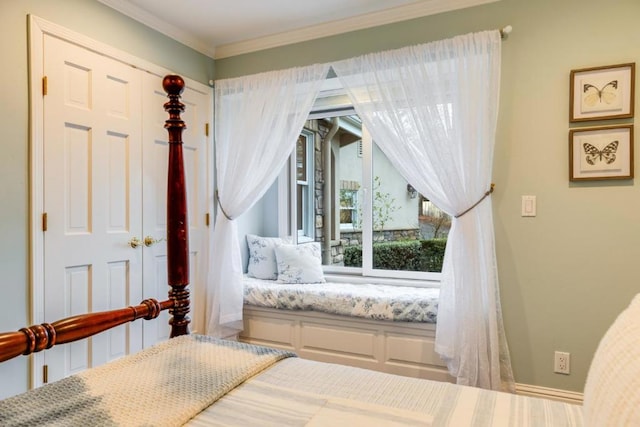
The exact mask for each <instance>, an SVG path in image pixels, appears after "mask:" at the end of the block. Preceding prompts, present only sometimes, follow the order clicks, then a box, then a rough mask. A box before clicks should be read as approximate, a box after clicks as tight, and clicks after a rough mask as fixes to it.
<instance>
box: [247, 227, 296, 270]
mask: <svg viewBox="0 0 640 427" xmlns="http://www.w3.org/2000/svg"><path fill="white" fill-rule="evenodd" d="M288 243H291V239H290V238H287V237H285V238H280V237H260V236H256V235H255V234H247V246H248V247H249V266H248V268H247V275H248V276H250V277H255V278H256V279H267V280H276V279H277V278H278V269H277V267H276V255H275V253H274V252H273V249H274V248H275V247H277V246H280V245H284V244H288Z"/></svg>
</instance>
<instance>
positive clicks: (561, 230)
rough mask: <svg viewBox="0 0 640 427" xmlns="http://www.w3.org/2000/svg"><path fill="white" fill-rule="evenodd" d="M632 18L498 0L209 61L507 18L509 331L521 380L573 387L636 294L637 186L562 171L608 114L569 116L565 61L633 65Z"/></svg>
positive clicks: (282, 62) (243, 70) (504, 157)
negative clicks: (526, 208)
mask: <svg viewBox="0 0 640 427" xmlns="http://www.w3.org/2000/svg"><path fill="white" fill-rule="evenodd" d="M639 16H640V2H638V1H637V0H613V1H609V2H606V5H605V4H604V3H603V2H602V1H600V0H536V1H530V0H501V1H499V2H497V3H492V4H488V5H483V6H478V7H474V8H471V9H466V10H461V11H455V12H448V13H445V14H441V15H437V16H431V17H425V18H420V19H415V20H412V21H408V22H404V23H397V24H391V25H386V26H381V27H377V28H372V29H367V30H362V31H357V32H352V33H348V34H343V35H338V36H334V37H327V38H323V39H318V40H314V41H309V42H305V43H299V44H295V45H291V46H286V47H281V48H274V49H269V50H265V51H262V52H256V53H253V54H246V55H241V56H237V57H232V58H226V59H221V60H217V61H216V78H225V77H232V76H238V75H243V74H250V73H255V72H260V71H266V70H271V69H279V68H287V67H291V66H299V65H306V64H311V63H316V62H328V61H331V60H336V59H342V58H347V57H352V56H356V55H359V54H363V53H367V52H372V51H379V50H385V49H391V48H397V47H402V46H405V45H409V44H414V43H422V42H428V41H431V40H438V39H443V38H447V37H452V36H454V35H457V34H463V33H467V32H472V31H479V30H485V29H495V28H501V27H503V26H505V25H507V24H511V25H512V26H513V28H514V30H513V33H512V34H511V35H510V36H509V38H508V40H506V41H504V44H503V66H502V91H501V100H500V117H499V127H498V134H497V144H496V154H495V159H494V172H493V179H494V182H495V183H496V191H495V193H494V194H493V197H492V201H493V206H494V210H495V227H496V244H497V255H498V263H499V264H498V265H499V275H500V285H501V294H502V307H503V314H504V323H505V329H506V333H507V338H508V341H509V346H510V350H511V356H512V362H513V368H514V371H515V377H516V381H517V382H518V383H523V384H531V385H535V386H540V387H550V388H557V389H564V390H573V391H582V390H583V386H584V382H585V379H586V374H587V370H588V367H589V363H590V360H591V358H592V356H593V353H594V351H595V349H596V346H597V344H598V342H599V340H600V338H601V336H602V335H603V334H604V332H605V330H606V328H607V327H608V326H609V325H610V324H611V322H612V321H613V320H614V318H615V317H616V316H617V314H618V313H619V312H620V311H621V310H622V309H623V308H624V307H626V305H627V304H628V303H629V301H630V300H631V298H632V296H633V295H634V294H636V293H638V292H640V280H639V277H640V263H639V262H638V260H639V259H640V245H639V244H638V242H639V241H640V226H639V225H638V223H639V222H640V186H639V185H637V184H636V182H635V181H634V180H629V181H619V182H615V181H611V182H602V181H601V182H588V183H570V182H569V180H568V130H569V128H570V127H580V126H590V125H596V124H606V123H602V122H601V123H597V122H595V123H586V124H583V125H580V126H570V125H569V121H568V109H569V73H570V71H571V70H572V69H579V68H585V67H590V66H600V65H611V64H619V63H625V62H638V63H639V65H640V27H639V26H638V25H637V20H638V17H639ZM638 98H640V94H639V96H637V97H636V99H638ZM636 111H637V112H638V113H640V109H638V102H636ZM638 113H637V114H638ZM621 122H623V123H633V120H626V121H621ZM616 123H618V122H616ZM636 147H637V145H636ZM638 151H640V150H638V149H636V153H637V152H638ZM635 163H636V164H640V162H638V154H636V156H635ZM522 195H536V196H537V200H538V215H537V217H535V218H523V217H521V216H520V204H521V196H522ZM554 350H561V351H567V352H570V353H571V375H568V376H566V375H559V374H554V373H553V372H552V371H553V352H554Z"/></svg>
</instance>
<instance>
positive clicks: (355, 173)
mask: <svg viewBox="0 0 640 427" xmlns="http://www.w3.org/2000/svg"><path fill="white" fill-rule="evenodd" d="M291 160H292V161H291V165H292V166H291V168H290V170H289V175H288V176H295V181H293V180H291V181H289V183H290V184H289V188H291V189H293V188H295V192H292V193H290V195H289V196H288V198H287V200H289V202H290V203H291V205H292V206H290V209H288V210H287V211H288V212H291V215H290V218H292V219H293V221H291V222H292V223H291V224H289V225H288V226H289V227H291V228H290V229H292V230H294V229H295V230H296V231H297V233H296V235H297V238H298V242H299V243H304V242H308V241H317V242H320V244H321V246H322V252H323V264H324V266H325V271H328V272H334V273H340V272H348V273H355V274H362V275H365V276H377V277H396V278H406V279H412V278H413V279H415V278H420V279H427V280H429V279H432V280H437V279H438V278H439V274H437V273H439V271H440V270H441V267H442V258H443V256H444V247H445V244H446V235H447V233H448V227H449V226H450V220H449V221H448V222H447V220H446V217H443V216H442V212H441V211H440V210H439V209H437V207H435V206H433V204H430V202H428V201H426V199H425V198H424V197H422V196H420V195H417V194H416V192H415V190H414V189H413V187H412V186H411V185H409V183H408V182H407V181H406V180H404V178H403V177H402V176H401V175H400V174H399V173H398V171H397V170H396V169H395V168H394V167H393V165H392V164H391V162H390V161H389V160H388V159H387V157H386V156H385V155H384V154H383V153H382V151H381V150H380V149H379V148H378V147H377V146H376V145H375V144H374V143H373V141H372V140H371V137H370V136H369V134H368V132H367V130H366V129H365V128H363V126H362V122H361V120H360V118H359V117H358V116H357V115H356V114H354V113H353V112H352V111H346V112H344V113H342V114H340V115H335V114H330V115H328V117H320V118H313V117H312V118H311V119H310V120H308V121H307V122H306V124H305V129H304V131H303V132H302V134H301V135H300V138H299V139H298V142H297V145H296V150H295V153H292V159H291ZM427 204H428V208H427ZM443 218H444V219H443Z"/></svg>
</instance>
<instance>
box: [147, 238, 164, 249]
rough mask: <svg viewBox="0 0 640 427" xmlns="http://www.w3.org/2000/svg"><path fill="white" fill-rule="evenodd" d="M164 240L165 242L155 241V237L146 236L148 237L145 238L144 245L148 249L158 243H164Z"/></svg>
mask: <svg viewBox="0 0 640 427" xmlns="http://www.w3.org/2000/svg"><path fill="white" fill-rule="evenodd" d="M163 240H164V239H154V238H153V237H151V236H146V237H145V238H144V245H145V246H146V247H149V246H152V245H155V244H156V243H159V242H162V241H163Z"/></svg>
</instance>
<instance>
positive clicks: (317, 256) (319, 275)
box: [275, 242, 325, 283]
mask: <svg viewBox="0 0 640 427" xmlns="http://www.w3.org/2000/svg"><path fill="white" fill-rule="evenodd" d="M275 253H276V260H277V266H278V282H280V283H324V282H325V279H324V274H323V272H322V251H321V250H320V243H317V242H313V243H305V244H302V245H282V246H278V247H276V248H275Z"/></svg>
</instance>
